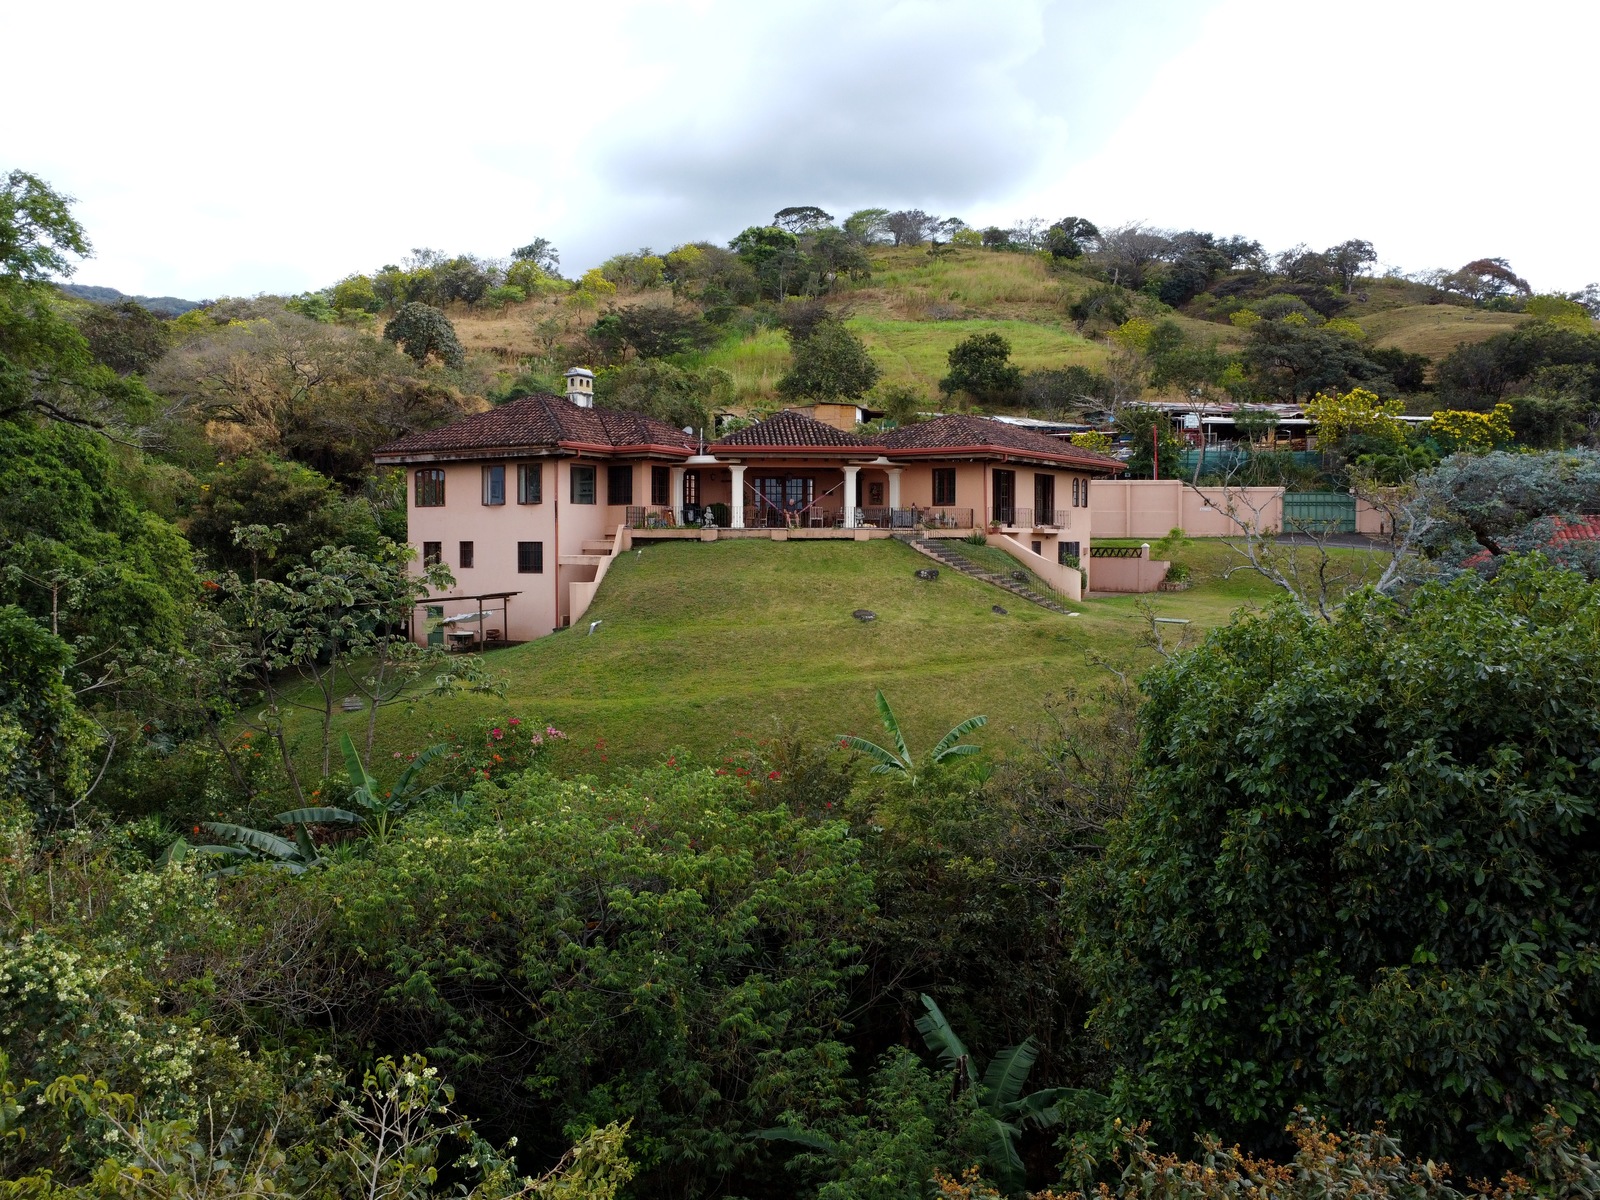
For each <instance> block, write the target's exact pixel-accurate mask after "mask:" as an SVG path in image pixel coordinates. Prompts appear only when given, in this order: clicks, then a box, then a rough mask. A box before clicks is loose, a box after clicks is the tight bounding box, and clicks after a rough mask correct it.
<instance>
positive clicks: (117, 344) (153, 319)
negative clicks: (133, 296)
mask: <svg viewBox="0 0 1600 1200" xmlns="http://www.w3.org/2000/svg"><path fill="white" fill-rule="evenodd" d="M78 328H79V329H81V330H83V336H84V338H85V339H86V340H87V341H88V343H89V353H91V354H93V355H94V357H95V361H96V362H99V363H102V364H104V365H105V366H108V367H110V368H111V369H112V370H113V371H115V372H116V373H117V374H119V375H131V374H134V373H136V372H137V373H138V374H141V375H143V374H145V373H146V372H148V371H149V370H150V368H151V367H152V366H153V365H154V364H155V363H156V362H157V361H159V360H160V358H161V356H162V355H163V354H165V353H166V352H167V348H168V347H169V346H171V345H172V338H171V334H170V332H169V330H168V326H167V323H166V322H165V321H163V320H162V319H161V318H160V317H158V316H156V314H155V313H153V312H151V311H150V310H149V309H148V308H145V307H144V306H143V305H142V304H138V303H135V302H134V301H132V300H124V301H122V302H121V303H119V304H96V305H94V306H93V307H91V308H90V309H89V310H88V311H87V312H85V313H84V314H83V316H82V317H80V318H79V320H78Z"/></svg>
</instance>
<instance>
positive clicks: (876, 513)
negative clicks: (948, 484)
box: [856, 505, 972, 529]
mask: <svg viewBox="0 0 1600 1200" xmlns="http://www.w3.org/2000/svg"><path fill="white" fill-rule="evenodd" d="M856 511H857V513H858V514H859V519H858V520H857V522H856V523H857V524H858V525H868V526H874V527H876V528H878V529H916V528H917V527H919V526H920V527H921V528H923V529H971V528H972V510H971V509H970V508H947V507H944V506H941V507H939V508H884V507H882V506H877V505H869V506H868V507H866V508H861V509H857V510H856Z"/></svg>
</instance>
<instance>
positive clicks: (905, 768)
mask: <svg viewBox="0 0 1600 1200" xmlns="http://www.w3.org/2000/svg"><path fill="white" fill-rule="evenodd" d="M877 700H878V717H879V719H880V720H882V721H883V727H884V729H885V730H887V731H888V734H889V737H890V739H891V740H892V741H893V742H894V749H893V750H887V749H885V748H884V747H882V746H880V745H878V743H877V742H869V741H867V739H866V738H859V737H855V736H854V735H852V734H848V733H842V734H840V735H839V743H840V745H842V746H846V747H848V748H849V749H851V750H857V751H860V752H861V753H862V754H865V755H866V756H867V757H868V758H870V759H872V760H873V762H874V763H875V764H876V765H875V766H874V767H873V768H872V773H873V774H874V775H901V776H904V777H905V778H906V779H907V780H908V781H912V782H915V780H916V777H917V760H916V759H915V758H913V757H912V754H911V750H910V749H909V748H908V747H907V745H906V739H905V734H904V733H903V732H902V731H901V729H900V719H899V718H898V717H896V716H895V715H894V709H892V708H890V707H889V702H888V701H887V700H886V699H884V696H883V692H882V691H881V690H880V691H879V692H878V693H877ZM988 723H989V718H988V717H981V716H980V717H968V718H967V719H966V720H965V721H963V722H961V724H959V725H957V726H956V727H955V728H954V729H952V730H951V731H950V732H949V733H947V734H945V735H944V737H942V738H940V739H939V742H938V744H937V745H936V746H934V748H933V749H932V750H930V751H928V756H927V759H926V760H925V762H926V765H927V766H930V767H932V766H937V765H938V764H940V763H942V762H944V761H946V760H947V759H951V758H962V757H965V756H966V755H969V754H977V753H978V751H979V747H977V746H974V745H972V744H971V743H963V742H962V741H961V739H962V738H964V737H966V736H967V734H969V733H971V732H972V731H973V730H974V729H982V728H983V727H984V726H985V725H987V724H988Z"/></svg>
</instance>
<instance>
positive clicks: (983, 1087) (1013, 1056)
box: [751, 995, 1105, 1196]
mask: <svg viewBox="0 0 1600 1200" xmlns="http://www.w3.org/2000/svg"><path fill="white" fill-rule="evenodd" d="M919 999H920V1000H921V1001H922V1007H923V1009H924V1010H926V1011H925V1013H924V1015H923V1016H921V1017H919V1018H918V1019H917V1031H918V1032H919V1033H921V1034H922V1040H923V1041H924V1042H926V1043H927V1044H928V1048H929V1049H930V1050H932V1051H933V1052H934V1053H935V1054H937V1055H938V1056H939V1061H940V1062H941V1063H943V1064H944V1066H946V1067H947V1068H949V1069H950V1070H951V1071H953V1072H954V1073H955V1076H956V1088H955V1090H956V1092H957V1093H960V1092H964V1091H969V1090H970V1091H971V1092H973V1094H974V1098H975V1099H976V1101H977V1106H978V1111H979V1113H980V1114H981V1119H983V1120H985V1121H987V1122H988V1125H989V1146H988V1151H987V1153H986V1155H985V1157H986V1158H987V1160H988V1167H989V1170H990V1173H991V1175H992V1176H993V1178H994V1180H995V1182H996V1183H998V1184H999V1186H1000V1190H1001V1191H1002V1192H1004V1193H1005V1194H1006V1195H1008V1196H1010V1195H1017V1194H1019V1193H1021V1192H1023V1191H1024V1190H1025V1186H1026V1182H1027V1180H1026V1178H1025V1176H1024V1172H1023V1163H1022V1155H1021V1154H1020V1153H1018V1151H1017V1142H1018V1141H1019V1140H1020V1139H1021V1137H1022V1131H1023V1130H1024V1129H1025V1128H1027V1127H1028V1126H1032V1127H1034V1128H1036V1129H1048V1128H1049V1127H1051V1126H1053V1125H1059V1124H1061V1122H1062V1120H1063V1119H1064V1113H1063V1109H1064V1108H1067V1107H1070V1108H1074V1109H1079V1110H1087V1111H1097V1110H1099V1109H1100V1108H1102V1107H1103V1106H1104V1103H1105V1098H1104V1097H1103V1096H1101V1095H1100V1094H1099V1093H1097V1092H1091V1091H1086V1090H1084V1089H1082V1088H1041V1089H1039V1090H1038V1091H1035V1092H1028V1093H1026V1094H1024V1093H1023V1088H1025V1087H1026V1086H1027V1083H1028V1074H1029V1072H1031V1071H1032V1070H1033V1064H1034V1063H1035V1062H1036V1061H1037V1060H1038V1057H1039V1047H1038V1045H1037V1043H1035V1042H1034V1040H1033V1039H1032V1038H1031V1037H1029V1038H1025V1039H1024V1040H1023V1041H1022V1042H1021V1043H1019V1044H1018V1045H1015V1046H1007V1047H1006V1048H1005V1049H1004V1050H1002V1051H1000V1053H998V1054H996V1055H995V1056H994V1058H992V1059H990V1060H989V1065H988V1066H987V1067H986V1068H985V1069H984V1070H983V1072H982V1074H980V1073H979V1071H978V1067H977V1064H976V1063H975V1062H973V1060H972V1055H971V1054H970V1053H969V1052H968V1050H967V1047H966V1046H965V1044H963V1042H962V1041H961V1039H960V1038H959V1037H957V1036H956V1031H955V1030H954V1029H953V1028H951V1026H950V1022H949V1021H948V1020H946V1019H945V1015H944V1013H943V1012H942V1011H940V1009H939V1006H938V1004H937V1003H935V1002H934V999H933V997H931V996H926V995H925V996H921V997H919ZM751 1136H752V1137H756V1138H761V1139H762V1140H764V1141H775V1142H788V1143H790V1144H792V1145H796V1146H803V1147H805V1148H806V1149H807V1150H811V1151H814V1152H816V1153H819V1154H824V1155H827V1156H829V1157H831V1158H838V1157H840V1155H841V1154H842V1153H843V1152H844V1148H843V1147H842V1146H840V1144H839V1143H838V1142H837V1141H835V1140H834V1139H833V1138H831V1137H829V1136H828V1135H827V1134H825V1133H822V1132H820V1131H818V1130H814V1129H798V1128H786V1127H781V1126H780V1127H778V1128H774V1129H761V1130H758V1131H757V1132H755V1133H754V1134H752V1135H751Z"/></svg>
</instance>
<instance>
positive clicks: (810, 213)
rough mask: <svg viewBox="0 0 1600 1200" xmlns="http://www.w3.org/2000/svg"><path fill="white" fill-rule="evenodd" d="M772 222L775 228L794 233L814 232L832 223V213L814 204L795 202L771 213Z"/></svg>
mask: <svg viewBox="0 0 1600 1200" xmlns="http://www.w3.org/2000/svg"><path fill="white" fill-rule="evenodd" d="M772 223H773V225H775V226H776V227H777V228H779V229H787V230H788V231H789V232H790V233H794V234H805V233H815V232H816V231H817V230H819V229H821V228H822V227H823V226H824V225H831V224H833V214H832V213H830V212H825V211H823V210H822V209H820V208H818V207H817V206H816V205H815V204H797V205H793V206H791V207H789V208H780V209H779V210H778V211H777V212H775V213H773V214H772Z"/></svg>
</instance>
